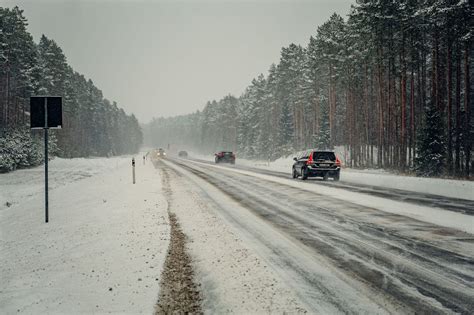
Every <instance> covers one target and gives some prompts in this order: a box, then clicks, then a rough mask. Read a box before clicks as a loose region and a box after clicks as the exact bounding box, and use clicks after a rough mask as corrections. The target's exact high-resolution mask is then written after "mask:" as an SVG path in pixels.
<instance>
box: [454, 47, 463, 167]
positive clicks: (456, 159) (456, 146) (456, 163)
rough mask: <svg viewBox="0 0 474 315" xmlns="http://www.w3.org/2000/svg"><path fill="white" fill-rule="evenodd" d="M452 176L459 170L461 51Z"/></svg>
mask: <svg viewBox="0 0 474 315" xmlns="http://www.w3.org/2000/svg"><path fill="white" fill-rule="evenodd" d="M454 153H455V155H454V174H455V175H456V176H459V175H460V174H459V172H460V169H461V51H458V53H457V54H456V131H455V144H454Z"/></svg>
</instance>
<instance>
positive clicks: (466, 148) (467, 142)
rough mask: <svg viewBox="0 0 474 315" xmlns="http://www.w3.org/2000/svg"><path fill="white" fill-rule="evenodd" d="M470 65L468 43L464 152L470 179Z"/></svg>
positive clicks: (465, 53)
mask: <svg viewBox="0 0 474 315" xmlns="http://www.w3.org/2000/svg"><path fill="white" fill-rule="evenodd" d="M470 76H471V74H470V64H469V41H466V44H465V51H464V88H465V92H464V110H465V112H466V126H465V128H464V130H465V133H466V136H465V144H464V152H465V157H466V167H465V171H464V174H465V176H466V177H468V178H469V175H470V171H471V147H472V141H473V140H472V137H471V106H472V104H471V82H470Z"/></svg>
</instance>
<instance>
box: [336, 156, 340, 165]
mask: <svg viewBox="0 0 474 315" xmlns="http://www.w3.org/2000/svg"><path fill="white" fill-rule="evenodd" d="M336 166H341V160H339V158H338V157H337V156H336Z"/></svg>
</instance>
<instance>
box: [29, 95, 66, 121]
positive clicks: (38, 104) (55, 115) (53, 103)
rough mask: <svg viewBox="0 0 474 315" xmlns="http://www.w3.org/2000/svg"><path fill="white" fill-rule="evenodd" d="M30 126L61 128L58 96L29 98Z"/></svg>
mask: <svg viewBox="0 0 474 315" xmlns="http://www.w3.org/2000/svg"><path fill="white" fill-rule="evenodd" d="M45 101H47V111H48V125H46V123H45V119H44V118H45V115H44V104H45ZM30 122H31V128H46V127H48V128H61V127H62V124H63V111H62V98H61V97H60V96H33V97H31V98H30Z"/></svg>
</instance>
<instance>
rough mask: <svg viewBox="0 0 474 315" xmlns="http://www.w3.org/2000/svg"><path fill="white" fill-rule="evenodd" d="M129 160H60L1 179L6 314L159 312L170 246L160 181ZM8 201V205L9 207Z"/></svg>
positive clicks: (1, 303) (0, 301)
mask: <svg viewBox="0 0 474 315" xmlns="http://www.w3.org/2000/svg"><path fill="white" fill-rule="evenodd" d="M141 162H142V161H141V160H140V159H138V161H137V169H136V171H137V183H136V184H135V185H132V182H131V181H132V173H131V166H130V164H131V163H130V157H119V158H109V159H106V158H95V159H72V160H67V159H55V160H53V161H51V164H50V217H49V219H50V222H49V223H47V224H46V223H44V201H43V198H44V196H43V176H44V173H43V168H42V167H38V168H34V169H28V170H21V171H16V172H12V173H9V174H1V175H0V313H1V314H13V313H17V312H25V313H29V314H45V313H58V314H61V313H62V314H66V313H107V312H112V313H139V312H145V313H152V312H153V310H154V305H155V303H156V301H157V298H158V293H159V292H158V291H159V283H160V274H161V270H162V266H163V262H164V259H165V256H166V253H167V249H168V242H169V225H168V215H167V212H166V209H167V205H166V200H165V198H164V197H163V195H162V193H161V181H160V178H159V176H158V175H157V171H156V170H155V169H154V167H153V166H152V164H151V163H148V164H147V165H143V164H142V163H141ZM7 203H8V204H7Z"/></svg>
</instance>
